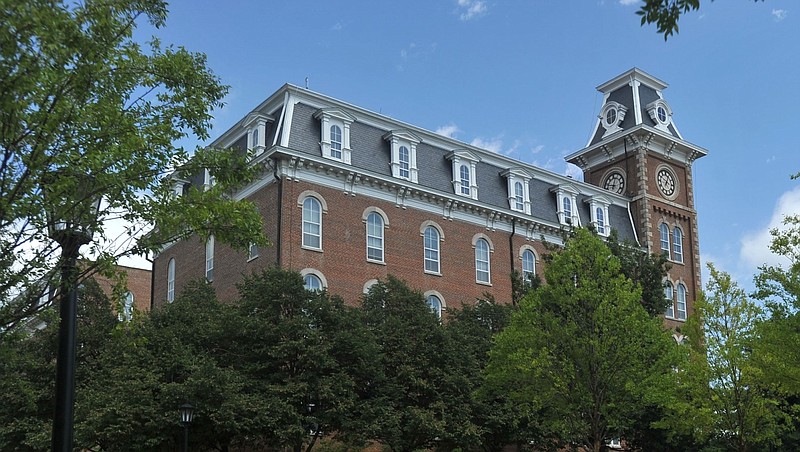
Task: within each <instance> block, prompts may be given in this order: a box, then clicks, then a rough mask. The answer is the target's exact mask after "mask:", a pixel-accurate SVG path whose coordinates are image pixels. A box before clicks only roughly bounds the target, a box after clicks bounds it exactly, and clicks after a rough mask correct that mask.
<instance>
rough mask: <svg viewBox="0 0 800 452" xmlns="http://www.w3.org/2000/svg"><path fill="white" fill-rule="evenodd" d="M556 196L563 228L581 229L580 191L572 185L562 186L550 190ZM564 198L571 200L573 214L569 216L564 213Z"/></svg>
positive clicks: (559, 218)
mask: <svg viewBox="0 0 800 452" xmlns="http://www.w3.org/2000/svg"><path fill="white" fill-rule="evenodd" d="M550 191H551V192H553V193H555V194H556V204H557V205H556V208H557V209H558V222H559V223H560V224H561V225H562V226H568V227H580V225H581V217H580V215H579V214H578V193H579V192H578V190H577V188H575V186H573V185H572V184H561V185H558V186H556V187H553V188H552V189H550ZM564 198H567V199H569V200H570V205H571V207H572V212H570V215H567V214H566V212H565V211H564Z"/></svg>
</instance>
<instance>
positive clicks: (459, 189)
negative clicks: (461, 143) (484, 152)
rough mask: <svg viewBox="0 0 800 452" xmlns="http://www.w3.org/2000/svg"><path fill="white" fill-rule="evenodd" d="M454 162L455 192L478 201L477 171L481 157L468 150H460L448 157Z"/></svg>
mask: <svg viewBox="0 0 800 452" xmlns="http://www.w3.org/2000/svg"><path fill="white" fill-rule="evenodd" d="M447 158H448V159H450V160H451V161H452V162H453V181H452V182H453V192H454V193H455V194H457V195H461V196H466V197H468V198H472V199H478V183H477V175H476V170H477V167H478V162H480V157H478V156H477V155H475V154H473V153H472V152H469V151H467V150H463V149H459V150H455V151H453V152H451V153H450V154H448V155H447Z"/></svg>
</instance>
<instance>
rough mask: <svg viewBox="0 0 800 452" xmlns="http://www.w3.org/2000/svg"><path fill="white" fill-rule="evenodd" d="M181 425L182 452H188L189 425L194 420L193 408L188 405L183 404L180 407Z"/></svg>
mask: <svg viewBox="0 0 800 452" xmlns="http://www.w3.org/2000/svg"><path fill="white" fill-rule="evenodd" d="M179 411H180V413H181V425H183V452H188V451H189V424H191V423H192V420H193V419H194V407H193V406H192V405H191V404H190V403H184V404H183V405H181V407H180V410H179Z"/></svg>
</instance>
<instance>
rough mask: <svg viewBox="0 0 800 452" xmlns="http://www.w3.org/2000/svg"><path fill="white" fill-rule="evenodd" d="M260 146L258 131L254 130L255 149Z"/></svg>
mask: <svg viewBox="0 0 800 452" xmlns="http://www.w3.org/2000/svg"><path fill="white" fill-rule="evenodd" d="M257 146H258V129H255V130H253V149H255V148H256V147H257Z"/></svg>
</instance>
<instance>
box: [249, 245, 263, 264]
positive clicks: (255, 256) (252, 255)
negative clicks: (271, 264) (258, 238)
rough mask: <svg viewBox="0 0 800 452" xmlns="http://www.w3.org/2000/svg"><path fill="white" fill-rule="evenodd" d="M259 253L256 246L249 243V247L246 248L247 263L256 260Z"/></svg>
mask: <svg viewBox="0 0 800 452" xmlns="http://www.w3.org/2000/svg"><path fill="white" fill-rule="evenodd" d="M253 248H255V251H256V252H255V253H253ZM260 251H261V250H259V249H258V245H256V244H255V243H251V244H250V246H248V247H247V262H250V261H252V260H254V259H258V256H259V253H260Z"/></svg>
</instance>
